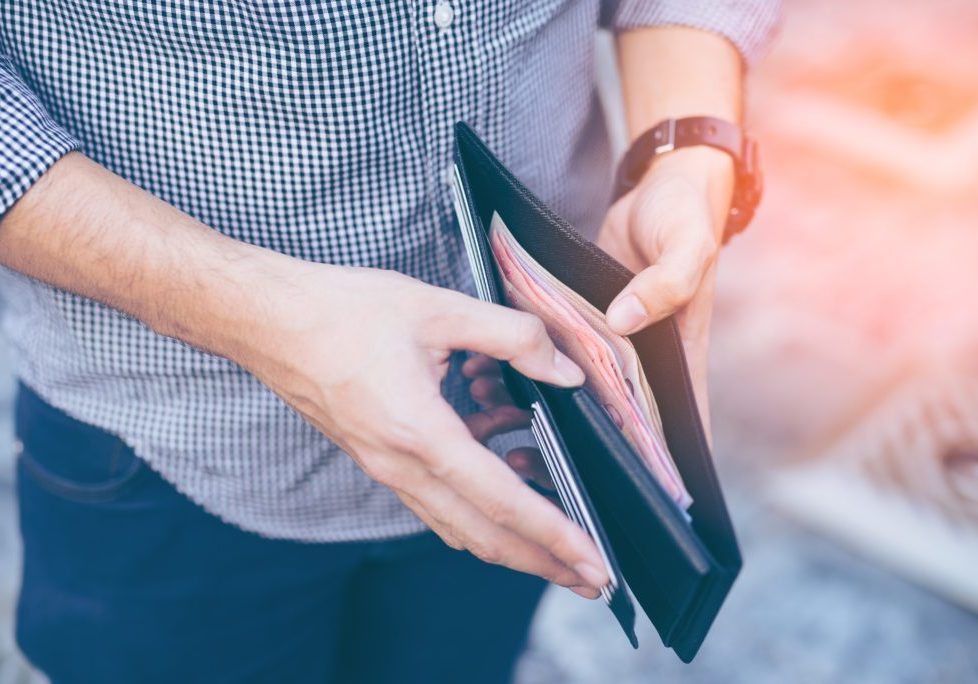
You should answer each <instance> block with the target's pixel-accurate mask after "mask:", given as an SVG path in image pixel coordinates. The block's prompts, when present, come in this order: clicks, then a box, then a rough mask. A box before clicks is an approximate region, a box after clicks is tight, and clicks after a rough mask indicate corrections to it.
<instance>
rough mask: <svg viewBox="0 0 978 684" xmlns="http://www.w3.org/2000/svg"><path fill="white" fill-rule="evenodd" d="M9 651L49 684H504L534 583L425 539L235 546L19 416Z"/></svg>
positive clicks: (211, 526)
mask: <svg viewBox="0 0 978 684" xmlns="http://www.w3.org/2000/svg"><path fill="white" fill-rule="evenodd" d="M16 426H17V433H18V436H19V438H20V440H21V442H22V443H23V445H24V450H23V453H22V454H21V457H20V460H19V462H18V495H19V502H20V518H21V532H22V535H23V541H24V569H23V586H22V588H21V593H20V600H19V602H18V606H17V640H18V642H19V644H20V646H21V648H22V650H23V651H24V653H25V654H26V655H27V657H28V658H29V659H30V660H31V661H32V662H33V663H34V664H35V665H36V666H37V667H38V668H39V669H41V670H42V671H44V672H45V673H47V674H48V676H49V677H51V679H52V680H53V682H55V684H59V683H60V682H85V683H86V684H88V683H94V682H98V683H99V684H109V683H113V682H120V683H123V682H124V683H125V684H131V683H134V682H140V683H142V682H167V683H171V682H181V683H183V682H207V683H208V684H209V683H211V682H276V683H277V682H290V683H291V682H303V683H304V682H317V683H323V682H343V683H346V682H351V683H359V682H397V683H398V684H400V683H404V682H424V683H425V684H432V683H435V684H437V683H439V682H466V683H469V682H487V683H488V682H493V683H495V682H505V681H508V680H509V679H510V677H511V674H512V669H513V665H514V663H515V661H516V659H517V657H518V656H519V654H520V652H521V651H522V649H523V647H524V644H525V641H526V635H527V630H528V627H529V624H530V620H531V618H532V615H533V612H534V610H535V608H536V605H537V603H538V601H539V598H540V595H541V593H542V591H543V588H544V583H543V582H542V581H541V580H539V579H537V578H535V577H530V576H528V575H523V574H520V573H516V572H513V571H510V570H506V569H504V568H501V567H498V566H491V565H487V564H485V563H482V562H481V561H479V560H478V559H476V558H474V557H473V556H471V555H470V554H468V553H464V552H460V551H455V550H452V549H450V548H449V547H447V546H446V545H445V544H443V543H442V542H441V541H440V540H439V539H438V538H437V537H435V536H434V535H432V534H425V535H419V536H416V537H410V538H404V539H397V540H390V541H382V542H349V543H335V544H303V543H298V542H291V541H283V540H271V539H266V538H263V537H260V536H258V535H255V534H251V533H248V532H244V531H242V530H240V529H238V528H236V527H233V526H231V525H228V524H226V523H223V522H222V521H220V520H219V519H218V518H216V517H214V516H212V515H210V514H208V513H206V512H205V511H204V510H202V509H201V508H200V507H198V506H197V505H196V504H194V503H192V502H191V501H190V500H188V499H187V498H185V497H184V496H182V495H181V494H180V493H178V492H177V491H176V490H175V489H174V488H173V487H172V486H171V485H170V484H169V483H167V482H166V481H164V480H163V479H161V478H160V477H159V476H158V475H157V474H156V473H155V472H154V471H152V470H151V469H150V468H149V467H147V466H146V464H145V463H144V462H143V461H141V460H140V459H139V458H138V457H136V456H135V454H134V453H133V452H132V450H131V449H130V448H129V447H128V446H127V445H126V444H125V443H124V442H123V441H122V440H120V439H118V438H117V437H115V436H113V435H111V434H109V433H106V432H103V431H101V430H99V429H97V428H95V427H92V426H90V425H87V424H84V423H81V422H79V421H77V420H75V419H73V418H71V417H70V416H68V415H66V414H64V413H63V412H61V411H59V410H57V409H55V408H53V407H51V406H50V405H48V404H46V403H45V402H44V401H43V400H41V399H40V398H39V397H37V395H35V394H34V393H33V392H31V391H30V390H29V389H27V388H26V387H21V390H20V394H19V397H18V400H17V416H16Z"/></svg>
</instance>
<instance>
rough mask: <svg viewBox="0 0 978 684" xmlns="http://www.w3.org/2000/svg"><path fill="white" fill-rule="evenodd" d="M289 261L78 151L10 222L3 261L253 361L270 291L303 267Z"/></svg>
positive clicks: (170, 332) (2, 234)
mask: <svg viewBox="0 0 978 684" xmlns="http://www.w3.org/2000/svg"><path fill="white" fill-rule="evenodd" d="M284 262H295V263H301V262H297V261H296V260H294V259H290V258H289V257H286V256H283V255H280V254H277V253H275V252H272V251H269V250H265V249H261V248H258V247H255V246H252V245H248V244H246V243H242V242H238V241H236V240H233V239H231V238H229V237H227V236H224V235H222V234H221V233H219V232H217V231H215V230H212V229H211V228H209V227H207V226H205V225H203V224H202V223H200V222H199V221H197V220H195V219H193V218H192V217H190V216H188V215H187V214H185V213H183V212H181V211H179V210H178V209H176V208H174V207H172V206H171V205H169V204H167V203H166V202H163V201H161V200H159V199H158V198H156V197H154V196H153V195H151V194H150V193H148V192H145V191H144V190H141V189H140V188H138V187H136V186H135V185H132V184H131V183H128V182H127V181H125V180H123V179H122V178H120V177H118V176H116V175H115V174H113V173H111V172H109V171H108V170H106V169H104V168H103V167H101V166H99V165H98V164H96V163H95V162H93V161H91V160H89V159H87V158H86V157H84V156H83V155H81V154H78V153H72V154H69V155H66V156H65V157H63V158H62V159H61V160H60V161H59V162H57V163H56V164H55V165H54V166H52V167H51V169H49V170H48V172H47V173H46V174H45V175H44V176H43V177H42V178H41V179H40V180H39V181H38V182H37V183H35V184H34V185H33V186H32V187H31V188H30V189H29V190H28V191H27V193H26V194H24V196H23V197H22V198H21V199H20V200H19V201H18V202H17V203H16V204H15V205H14V206H13V208H12V209H11V210H10V211H9V212H8V213H7V214H6V215H5V216H4V217H3V220H2V222H0V263H3V265H5V266H8V267H9V268H12V269H14V270H16V271H19V272H21V273H24V274H26V275H28V276H31V277H33V278H36V279H38V280H40V281H43V282H46V283H49V284H51V285H54V286H55V287H58V288H61V289H64V290H68V291H71V292H75V293H77V294H80V295H83V296H86V297H89V298H92V299H95V300H98V301H100V302H103V303H105V304H107V305H109V306H111V307H113V308H116V309H119V310H121V311H124V312H126V313H128V314H130V315H132V316H133V317H135V318H137V319H138V320H140V321H142V322H143V323H145V324H146V325H148V326H149V327H150V328H152V329H153V330H155V331H157V332H159V333H161V334H163V335H167V336H170V337H175V338H178V339H181V340H183V341H185V342H187V343H188V344H191V345H193V346H195V347H198V348H200V349H203V350H206V351H209V352H213V353H217V354H221V355H223V356H229V357H242V358H244V357H247V356H248V352H249V350H248V349H247V345H252V344H254V343H255V341H256V340H255V338H256V336H260V335H261V332H262V326H260V325H258V322H260V321H262V320H263V314H264V313H267V312H270V311H271V309H272V307H273V305H274V302H273V301H272V296H271V292H270V290H273V289H275V287H273V285H275V286H279V285H280V286H287V285H288V283H287V282H286V280H287V278H288V277H289V276H287V275H285V274H289V273H290V272H295V269H294V268H292V269H290V268H289V267H290V266H291V264H287V263H284ZM263 310H265V311H263ZM245 331H247V333H245Z"/></svg>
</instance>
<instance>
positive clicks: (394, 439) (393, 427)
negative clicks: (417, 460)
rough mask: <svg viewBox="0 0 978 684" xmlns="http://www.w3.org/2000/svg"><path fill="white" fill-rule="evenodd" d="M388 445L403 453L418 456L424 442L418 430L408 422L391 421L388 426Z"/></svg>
mask: <svg viewBox="0 0 978 684" xmlns="http://www.w3.org/2000/svg"><path fill="white" fill-rule="evenodd" d="M387 444H388V445H389V446H390V447H392V448H393V449H395V450H396V451H399V452H401V453H408V454H417V453H419V452H420V451H421V449H422V446H423V444H424V440H422V439H421V435H420V434H419V433H418V430H417V428H416V427H415V426H414V425H412V424H411V423H409V422H406V421H397V420H395V421H391V422H390V423H388V425H387Z"/></svg>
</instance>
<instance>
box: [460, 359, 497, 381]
mask: <svg viewBox="0 0 978 684" xmlns="http://www.w3.org/2000/svg"><path fill="white" fill-rule="evenodd" d="M462 375H464V376H465V377H467V378H469V379H472V378H477V377H480V376H483V375H487V376H489V377H493V378H498V377H501V376H502V369H501V368H500V367H499V362H498V361H496V359H494V358H492V357H490V356H486V355H485V354H472V355H471V356H469V358H467V359H466V360H465V363H463V364H462Z"/></svg>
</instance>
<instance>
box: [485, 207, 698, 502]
mask: <svg viewBox="0 0 978 684" xmlns="http://www.w3.org/2000/svg"><path fill="white" fill-rule="evenodd" d="M490 244H491V248H492V251H493V254H494V256H495V257H496V262H497V263H498V264H499V267H500V271H501V276H502V279H503V286H504V288H505V291H506V297H507V300H508V301H509V303H510V304H511V305H512V306H514V307H515V308H517V309H521V310H524V311H527V312H529V313H533V314H535V315H536V316H538V317H540V319H541V320H542V321H543V322H544V324H545V325H546V326H547V331H548V332H549V333H550V335H551V337H552V338H553V340H554V343H555V344H556V345H557V346H558V347H559V348H560V349H561V351H563V352H564V353H565V354H567V355H568V356H569V357H570V358H572V359H573V360H574V361H575V362H576V363H577V364H578V365H580V366H581V368H582V369H583V370H584V374H585V377H586V380H585V385H586V386H587V387H588V388H589V389H591V391H592V392H594V394H595V395H596V396H597V397H598V400H599V401H600V402H601V403H602V404H603V405H604V407H605V409H606V410H607V411H608V414H609V415H610V416H611V419H612V420H613V421H614V422H615V423H616V424H617V425H618V427H619V428H621V430H622V433H623V434H624V435H625V438H626V439H627V440H628V441H629V442H630V443H631V444H632V446H633V447H634V448H635V450H636V451H637V452H638V453H639V454H640V455H641V457H642V458H643V460H644V461H645V462H646V464H647V465H648V467H649V469H650V470H651V472H652V474H653V475H654V476H655V477H656V479H658V481H659V483H660V484H662V486H663V489H665V491H666V492H667V493H668V494H669V496H671V497H672V498H673V500H675V501H676V503H677V504H679V505H680V506H681V507H682V508H684V509H685V508H688V507H689V505H690V504H691V503H692V499H691V497H690V496H689V493H688V492H687V491H686V488H685V487H684V485H683V482H682V479H681V477H680V475H679V472H678V471H677V469H676V466H675V463H674V462H673V460H672V457H671V456H670V454H669V450H668V448H667V446H666V441H665V437H664V435H663V432H662V421H661V418H660V417H659V411H658V408H657V407H656V404H655V398H654V396H653V394H652V392H651V389H650V388H649V386H648V382H647V380H646V379H645V374H644V373H643V372H642V367H641V362H640V361H639V359H638V355H637V354H636V352H635V348H634V347H633V346H632V344H631V342H630V341H629V340H628V339H626V338H624V337H621V336H620V335H615V334H614V333H612V332H611V330H610V329H609V328H608V326H607V324H606V323H605V321H604V315H603V314H602V313H601V312H600V311H598V310H597V309H595V308H594V307H593V306H592V305H591V304H590V303H589V302H587V301H586V300H584V299H583V298H582V297H581V296H580V295H578V294H577V293H576V292H574V291H573V290H571V289H570V288H568V287H567V286H566V285H564V284H563V283H562V282H560V281H559V280H557V279H556V278H555V277H554V276H553V275H552V274H550V273H549V272H548V271H546V270H545V269H544V268H543V267H542V266H540V264H539V263H537V262H536V261H535V260H534V259H533V257H531V256H530V255H529V254H528V253H527V252H526V251H525V250H524V249H523V248H522V246H521V245H520V244H519V243H518V242H517V241H516V239H515V238H514V237H513V235H512V233H511V232H510V231H509V229H508V228H507V227H506V224H505V223H504V222H503V221H502V219H501V218H500V217H499V215H498V214H494V215H493V219H492V224H491V227H490Z"/></svg>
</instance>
